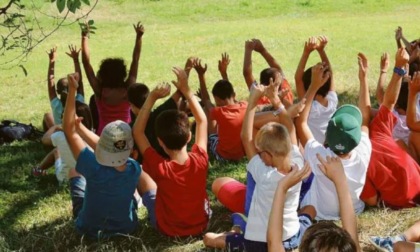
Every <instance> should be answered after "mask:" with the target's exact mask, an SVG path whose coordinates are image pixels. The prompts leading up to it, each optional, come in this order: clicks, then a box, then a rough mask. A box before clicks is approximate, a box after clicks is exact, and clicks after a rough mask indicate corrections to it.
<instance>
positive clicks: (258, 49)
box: [252, 39, 265, 53]
mask: <svg viewBox="0 0 420 252" xmlns="http://www.w3.org/2000/svg"><path fill="white" fill-rule="evenodd" d="M252 41H254V50H255V51H256V52H259V53H261V52H263V51H264V50H265V48H264V45H263V43H262V42H261V40H259V39H252Z"/></svg>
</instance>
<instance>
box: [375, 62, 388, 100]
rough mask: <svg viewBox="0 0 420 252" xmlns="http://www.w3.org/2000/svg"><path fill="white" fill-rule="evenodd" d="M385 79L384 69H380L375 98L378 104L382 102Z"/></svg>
mask: <svg viewBox="0 0 420 252" xmlns="http://www.w3.org/2000/svg"><path fill="white" fill-rule="evenodd" d="M385 81H386V71H382V70H381V72H380V73H379V79H378V85H377V86H376V99H377V100H378V103H379V104H382V101H383V100H384V87H385Z"/></svg>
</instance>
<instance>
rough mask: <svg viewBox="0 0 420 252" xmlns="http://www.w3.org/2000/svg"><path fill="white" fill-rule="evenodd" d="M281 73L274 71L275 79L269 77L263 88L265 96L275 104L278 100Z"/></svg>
mask: <svg viewBox="0 0 420 252" xmlns="http://www.w3.org/2000/svg"><path fill="white" fill-rule="evenodd" d="M281 81H282V78H281V74H280V73H276V76H275V79H274V80H273V79H272V78H270V83H269V85H268V86H267V87H266V89H265V96H267V98H268V99H269V100H270V102H271V104H276V103H278V102H279V101H280V97H279V87H280V85H281Z"/></svg>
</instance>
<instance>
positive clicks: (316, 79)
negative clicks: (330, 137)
mask: <svg viewBox="0 0 420 252" xmlns="http://www.w3.org/2000/svg"><path fill="white" fill-rule="evenodd" d="M329 77H330V74H329V72H328V66H327V65H326V64H324V63H318V64H316V65H315V66H313V67H312V77H311V85H310V86H309V88H308V90H307V91H306V93H305V97H304V98H305V99H306V106H305V108H304V109H303V111H302V112H301V113H300V116H299V117H297V118H296V121H295V123H296V132H297V135H298V138H299V140H300V143H301V144H302V146H305V145H306V143H307V142H308V140H309V139H312V138H313V135H312V132H311V130H310V129H309V126H308V116H309V112H310V110H311V107H312V102H313V100H314V97H315V94H316V92H317V91H318V89H319V88H320V87H322V85H324V84H325V82H326V81H327V80H328V78H329Z"/></svg>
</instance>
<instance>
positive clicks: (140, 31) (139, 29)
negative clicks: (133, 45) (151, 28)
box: [133, 21, 144, 38]
mask: <svg viewBox="0 0 420 252" xmlns="http://www.w3.org/2000/svg"><path fill="white" fill-rule="evenodd" d="M133 27H134V31H135V32H136V34H137V37H139V38H141V37H142V36H143V34H144V27H143V24H142V23H141V22H140V21H139V22H138V23H137V25H136V24H133Z"/></svg>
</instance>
